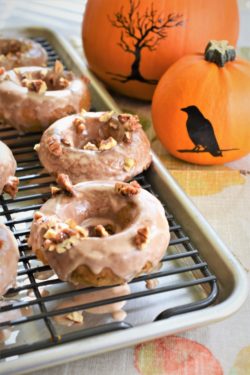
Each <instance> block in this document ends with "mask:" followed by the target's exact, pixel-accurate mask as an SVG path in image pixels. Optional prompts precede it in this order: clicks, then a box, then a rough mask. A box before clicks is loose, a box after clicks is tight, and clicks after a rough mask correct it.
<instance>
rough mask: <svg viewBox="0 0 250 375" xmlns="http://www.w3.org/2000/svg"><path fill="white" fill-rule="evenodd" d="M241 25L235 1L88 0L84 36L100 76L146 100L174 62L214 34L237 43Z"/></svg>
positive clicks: (199, 48)
mask: <svg viewBox="0 0 250 375" xmlns="http://www.w3.org/2000/svg"><path fill="white" fill-rule="evenodd" d="M238 29H239V19H238V8H237V0H219V1H218V0H157V1H152V0H89V1H88V2H87V6H86V11H85V16H84V20H83V27H82V37H83V47H84V51H85V55H86V57H87V60H88V64H89V67H90V68H91V70H92V71H93V72H94V73H96V75H97V76H98V77H99V78H100V79H101V80H103V81H104V82H105V83H106V84H107V85H108V86H110V87H111V88H113V89H114V90H116V91H118V92H120V93H122V94H125V95H128V96H131V97H134V98H140V99H146V100H148V99H151V98H152V94H153V91H154V89H155V85H156V83H157V82H158V80H159V79H160V77H161V76H162V74H163V73H164V72H165V71H166V69H167V68H168V67H169V66H170V65H171V64H173V63H174V62H175V61H177V60H178V59H179V58H180V57H182V56H183V55H186V54H190V53H196V52H202V51H203V48H204V45H205V44H206V42H207V41H208V40H210V39H227V40H229V42H230V43H231V44H233V45H235V44H236V41H237V37H238Z"/></svg>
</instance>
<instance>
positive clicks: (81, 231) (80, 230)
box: [75, 225, 89, 238]
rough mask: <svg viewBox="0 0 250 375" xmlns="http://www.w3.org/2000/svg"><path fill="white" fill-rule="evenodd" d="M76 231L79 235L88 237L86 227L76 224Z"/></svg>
mask: <svg viewBox="0 0 250 375" xmlns="http://www.w3.org/2000/svg"><path fill="white" fill-rule="evenodd" d="M75 229H76V231H77V233H79V235H80V237H85V238H86V237H88V235H89V232H88V230H87V229H86V228H83V227H81V226H80V225H76V227H75Z"/></svg>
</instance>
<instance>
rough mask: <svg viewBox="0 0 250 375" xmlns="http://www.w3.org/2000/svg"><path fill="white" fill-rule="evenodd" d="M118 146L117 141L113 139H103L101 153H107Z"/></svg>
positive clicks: (100, 146) (100, 147)
mask: <svg viewBox="0 0 250 375" xmlns="http://www.w3.org/2000/svg"><path fill="white" fill-rule="evenodd" d="M116 145H117V142H116V140H115V139H114V138H113V137H108V138H107V139H102V140H101V142H100V145H99V150H100V151H107V150H110V149H111V148H113V147H115V146H116Z"/></svg>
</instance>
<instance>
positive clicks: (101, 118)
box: [99, 111, 114, 122]
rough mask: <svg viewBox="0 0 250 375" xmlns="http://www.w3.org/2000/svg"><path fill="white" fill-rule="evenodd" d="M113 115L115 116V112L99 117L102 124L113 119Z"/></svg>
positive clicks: (105, 113)
mask: <svg viewBox="0 0 250 375" xmlns="http://www.w3.org/2000/svg"><path fill="white" fill-rule="evenodd" d="M113 114H114V111H110V112H104V113H102V114H101V116H100V117H99V121H101V122H108V121H109V120H110V119H111V118H112V116H113Z"/></svg>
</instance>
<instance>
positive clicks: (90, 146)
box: [83, 142, 98, 151]
mask: <svg viewBox="0 0 250 375" xmlns="http://www.w3.org/2000/svg"><path fill="white" fill-rule="evenodd" d="M83 149H84V150H88V151H98V147H97V146H96V145H95V144H94V143H92V142H88V143H86V145H84V146H83Z"/></svg>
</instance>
